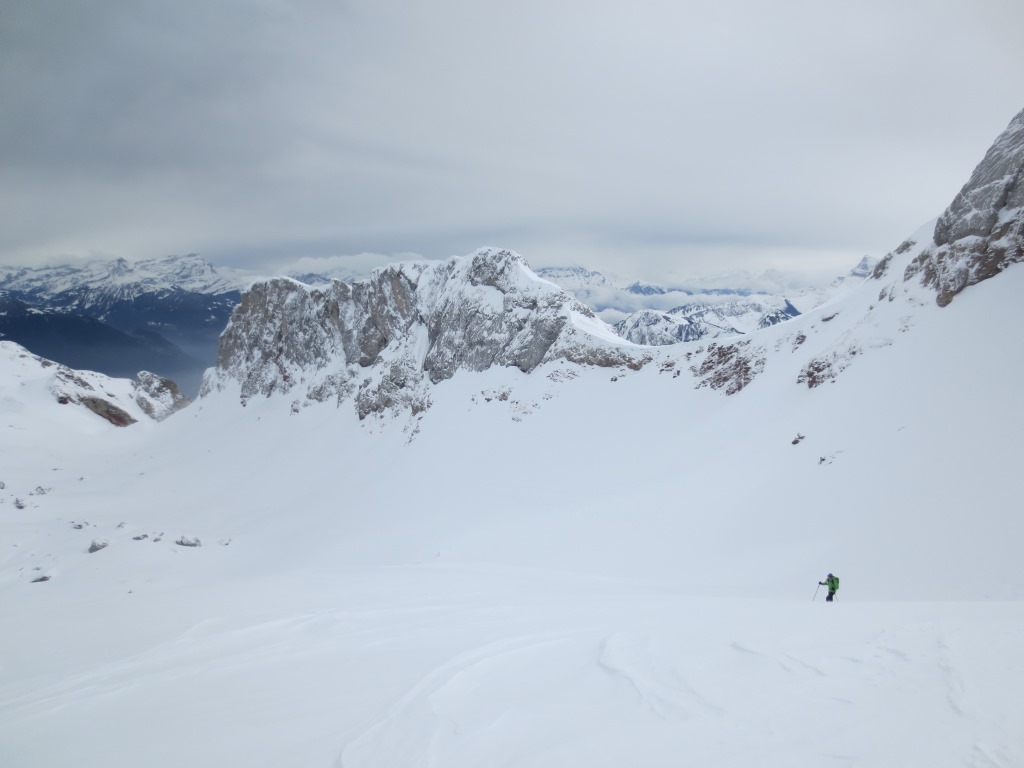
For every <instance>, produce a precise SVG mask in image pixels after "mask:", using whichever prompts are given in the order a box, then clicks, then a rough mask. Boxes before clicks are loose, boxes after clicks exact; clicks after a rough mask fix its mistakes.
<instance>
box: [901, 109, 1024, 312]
mask: <svg viewBox="0 0 1024 768" xmlns="http://www.w3.org/2000/svg"><path fill="white" fill-rule="evenodd" d="M933 239H934V243H933V245H932V247H930V248H928V249H926V250H925V251H923V252H922V253H921V254H920V255H919V256H918V257H917V258H916V259H915V260H914V261H913V262H912V263H911V264H910V266H909V267H908V268H907V270H906V273H905V275H904V279H905V280H910V279H911V278H914V277H915V276H917V275H920V279H921V281H922V283H923V284H925V285H927V286H929V287H932V288H934V289H935V290H936V291H937V292H938V297H937V302H938V304H939V305H940V306H946V305H947V304H949V303H950V302H951V301H952V300H953V297H954V296H956V295H957V294H958V293H960V291H962V290H963V289H964V288H967V287H968V286H970V285H974V284H976V283H979V282H981V281H982V280H986V279H988V278H990V277H993V276H995V275H997V274H999V273H1000V272H1002V271H1003V270H1004V269H1006V268H1007V267H1008V266H1009V265H1011V264H1014V263H1017V262H1021V261H1024V111H1022V112H1020V114H1018V115H1017V116H1016V117H1015V118H1014V119H1013V120H1012V121H1011V122H1010V125H1009V127H1008V128H1007V129H1006V130H1005V131H1004V132H1003V133H1002V134H1001V135H1000V136H999V138H998V139H996V141H995V143H994V144H993V145H992V147H991V148H990V149H989V151H988V152H987V153H986V155H985V157H984V159H983V160H982V161H981V163H979V165H978V167H977V168H975V169H974V173H973V174H971V178H970V180H969V181H968V182H967V184H965V185H964V187H963V189H961V190H960V193H959V194H958V195H957V196H956V198H955V199H954V200H953V202H952V204H951V205H950V206H949V208H947V209H946V211H945V213H943V214H942V215H941V216H940V217H939V219H938V222H937V223H936V225H935V232H934V235H933Z"/></svg>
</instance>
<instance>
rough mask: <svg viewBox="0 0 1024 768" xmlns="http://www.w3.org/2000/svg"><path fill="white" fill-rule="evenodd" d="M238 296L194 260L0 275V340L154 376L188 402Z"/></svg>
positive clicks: (78, 364) (87, 364)
mask: <svg viewBox="0 0 1024 768" xmlns="http://www.w3.org/2000/svg"><path fill="white" fill-rule="evenodd" d="M243 287H244V285H241V284H239V283H237V282H234V281H231V280H228V279H225V278H223V277H222V276H220V275H218V274H217V272H216V270H214V269H213V267H211V266H210V265H209V264H208V263H206V261H205V260H204V259H202V258H201V257H200V256H197V255H195V254H190V255H188V256H166V257H163V258H159V259H148V260H142V261H138V262H135V263H129V262H128V261H126V260H124V259H113V260H106V261H92V262H88V263H86V264H83V265H79V266H70V265H63V266H57V267H39V268H28V267H0V302H2V304H0V307H2V309H0V312H2V314H0V338H3V339H8V340H11V341H15V342H17V343H19V344H21V345H22V346H24V347H26V348H27V349H29V350H31V351H32V352H34V353H35V354H38V355H41V356H43V357H46V358H49V359H52V360H55V361H57V362H59V363H62V364H64V365H68V366H71V367H73V368H80V369H86V370H93V371H98V372H100V373H105V374H107V375H109V376H118V377H123V376H126V377H129V378H130V377H133V376H134V375H135V374H136V373H137V372H138V371H141V370H146V371H151V372H153V373H158V374H160V375H161V376H166V377H168V378H171V379H173V380H174V381H176V382H177V383H178V385H179V386H180V387H181V388H182V390H183V391H184V392H186V393H188V394H190V395H194V394H195V393H196V392H198V390H199V385H200V383H201V381H202V375H203V371H204V370H205V369H206V368H207V367H209V366H211V365H213V362H214V360H215V359H216V354H217V342H218V339H219V337H220V334H221V332H222V331H223V330H224V327H225V326H226V325H227V321H228V318H229V317H230V316H231V311H232V310H233V309H234V307H235V305H236V304H238V301H239V298H240V296H241V288H243Z"/></svg>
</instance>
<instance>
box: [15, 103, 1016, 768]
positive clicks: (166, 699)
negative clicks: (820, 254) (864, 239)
mask: <svg viewBox="0 0 1024 768" xmlns="http://www.w3.org/2000/svg"><path fill="white" fill-rule="evenodd" d="M1022 133H1024V112H1022V113H1021V114H1020V115H1019V116H1018V117H1017V118H1015V119H1014V121H1013V123H1011V125H1010V128H1009V129H1008V131H1007V133H1005V134H1003V135H1002V136H1001V137H1000V139H999V140H998V141H997V142H996V145H995V146H994V147H993V150H991V151H990V152H989V154H988V155H986V158H985V160H984V161H983V163H982V165H980V166H979V168H978V170H977V171H976V172H975V174H974V175H973V176H972V178H971V180H970V181H969V182H968V184H967V185H966V186H965V187H964V189H963V190H962V191H961V193H960V195H959V196H958V197H957V198H956V200H955V201H954V203H953V205H951V206H950V208H949V209H948V210H947V211H946V212H945V213H944V214H943V216H941V217H940V219H939V221H940V226H936V227H934V228H931V227H930V228H927V229H924V230H922V231H920V232H918V233H915V234H914V235H912V236H911V237H910V238H908V239H907V241H906V242H905V243H903V244H901V245H900V246H899V247H897V248H895V249H894V250H893V252H892V253H890V254H888V255H887V256H886V257H885V258H884V259H883V260H882V262H881V263H880V264H879V265H878V266H877V267H876V268H875V269H874V270H873V271H872V274H871V276H870V277H869V278H867V279H865V280H863V281H862V282H859V283H856V284H854V283H851V284H849V285H847V286H846V287H845V289H844V290H842V291H840V292H839V293H838V294H837V295H835V296H834V297H832V298H831V299H830V300H829V301H828V302H827V303H826V304H824V305H823V306H820V307H818V308H815V309H813V310H811V311H807V312H804V313H803V314H801V315H800V316H798V317H795V318H793V319H791V320H789V321H787V322H784V323H778V324H775V325H772V326H770V327H767V328H764V329H761V330H757V331H752V332H750V333H748V334H746V335H744V336H742V337H739V338H733V339H728V340H725V339H722V340H712V341H708V340H700V341H696V342H682V343H679V344H675V345H671V346H663V347H643V346H638V345H634V344H630V343H628V342H625V341H624V340H622V339H619V338H617V337H616V336H614V335H613V334H611V333H610V332H609V330H608V327H607V326H605V325H603V324H601V323H600V322H598V321H597V320H596V319H595V318H593V317H591V316H589V315H588V313H587V311H586V308H585V307H582V305H580V304H579V303H578V302H576V301H575V300H574V299H573V298H572V297H570V296H569V295H568V294H566V293H565V292H563V291H560V290H559V289H557V288H556V287H555V286H553V285H551V284H550V283H549V282H548V281H546V280H544V279H541V278H538V277H537V276H536V275H534V274H533V273H532V272H531V271H530V270H529V269H528V267H527V265H526V263H525V261H524V260H523V259H522V258H521V257H519V256H517V255H516V254H514V253H511V252H508V251H502V250H499V249H484V250H481V251H479V252H477V253H474V254H471V255H468V256H464V257H459V258H455V259H451V260H449V261H447V262H443V263H440V264H437V263H434V264H427V263H406V264H402V265H395V266H393V267H389V268H386V269H382V270H380V271H378V272H376V273H374V274H373V275H372V276H371V277H370V278H369V279H367V280H365V281H355V282H353V283H351V284H344V283H338V284H332V285H331V286H330V288H329V289H318V288H312V287H310V286H305V285H302V284H300V283H297V282H295V281H291V280H287V279H283V280H282V279H277V280H269V281H263V282H260V283H257V284H255V285H253V286H252V288H251V289H250V290H248V291H247V292H246V293H245V295H244V296H243V298H242V301H241V303H240V304H239V305H238V307H237V309H236V310H235V312H234V313H233V315H232V318H231V321H230V325H229V327H228V329H227V330H226V331H225V333H224V335H223V339H222V343H221V347H220V352H219V358H218V365H217V368H216V370H215V371H213V372H211V373H210V375H209V377H208V378H207V380H206V387H205V388H204V395H203V396H202V397H201V398H200V399H199V401H198V402H195V403H193V404H192V405H191V406H189V407H188V408H187V409H184V410H182V411H180V412H178V413H176V414H174V415H173V416H171V417H170V418H167V419H164V420H163V421H160V422H158V423H157V422H153V421H151V420H141V419H140V421H139V423H137V424H134V425H132V426H130V427H129V428H127V429H120V428H115V427H114V426H112V425H110V424H108V423H107V422H105V421H103V420H102V419H99V418H98V417H97V416H96V415H95V414H94V413H91V412H89V411H86V410H84V409H81V408H76V407H73V406H72V405H71V404H68V405H62V404H60V402H59V401H58V400H57V399H56V398H55V396H54V393H53V392H52V391H51V390H50V385H49V383H48V382H47V383H40V384H39V385H36V384H32V385H30V386H21V385H20V382H21V381H24V380H25V378H24V377H21V378H19V376H21V374H19V373H18V371H19V370H20V369H19V368H18V367H17V366H19V365H22V364H23V362H19V358H17V356H16V355H17V354H20V353H18V352H16V351H15V352H14V353H13V356H12V354H0V383H3V386H2V387H0V406H2V413H3V420H2V421H0V429H3V430H4V435H5V439H3V440H0V532H2V538H3V541H4V545H5V546H4V548H3V551H2V553H0V599H2V603H3V605H4V615H5V625H4V627H5V629H4V632H2V633H0V659H3V660H4V664H3V667H2V669H0V745H2V751H3V756H4V758H5V760H6V761H7V762H10V763H11V764H12V765H18V766H19V768H42V767H43V766H46V767H47V768H65V767H70V766H75V765H104V766H107V767H108V768H128V767H129V766H130V767H131V768H135V766H138V765H146V766H150V767H151V768H165V767H166V768H171V767H172V766H174V767H175V768H176V767H177V766H181V765H189V766H192V767H193V768H214V767H218V768H219V766H223V765H225V764H244V765H249V764H255V765H287V766H292V765H296V766H323V765H333V766H344V767H345V768H371V767H372V768H380V767H381V766H429V765H443V766H445V767H446V768H470V767H475V766H480V765H507V766H512V767H514V768H519V767H520V766H566V765H585V766H592V767H594V768H605V767H606V766H607V767H608V768H611V767H612V766H614V767H615V768H618V767H619V766H621V765H623V764H630V765H643V766H649V767H651V768H661V767H662V766H664V767H665V768H667V767H668V766H676V765H679V764H680V762H683V763H688V764H696V765H716V766H724V767H725V768H738V767H739V766H743V767H744V768H746V767H747V766H750V765H752V764H755V765H764V766H780V767H781V766H793V765H797V766H820V765H827V764H848V765H871V766H875V765H879V766H904V765H927V766H929V768H961V767H962V766H965V765H1003V766H1011V765H1017V764H1021V763H1022V761H1024V739H1022V736H1021V732H1020V728H1019V723H1020V722H1022V721H1024V701H1022V699H1021V697H1020V695H1019V690H1020V689H1021V687H1022V686H1024V663H1022V662H1021V660H1020V654H1019V648H1018V646H1019V638H1020V636H1021V632H1022V631H1024V574H1022V572H1021V569H1020V567H1019V560H1020V551H1019V550H1020V541H1022V540H1024V517H1022V516H1021V515H1020V514H1019V513H1018V510H1017V506H1018V505H1017V501H1018V499H1019V496H1020V492H1019V488H1018V487H1017V482H1016V478H1017V475H1018V472H1019V463H1020V451H1019V442H1020V434H1021V432H1022V431H1024V410H1022V409H1021V408H1019V407H1016V405H1017V403H1018V402H1019V398H1020V395H1019V389H1020V381H1021V379H1022V375H1024V348H1022V347H1021V345H1020V344H1019V343H1018V341H1017V340H1018V339H1019V337H1020V336H1021V335H1022V334H1024V314H1022V313H1021V312H1020V311H1019V297H1020V295H1021V293H1022V292H1024V267H1022V266H1020V264H1019V262H1021V261H1024V213H1022V211H1024V206H1022V205H1021V200H1020V197H1019V192H1018V190H1019V189H1020V185H1019V181H1020V179H1021V175H1022V173H1024V135H1022ZM3 349H7V347H5V346H3V345H0V350H3ZM40 366H43V367H42V368H40ZM31 370H32V377H36V376H39V375H42V374H45V372H46V371H49V370H50V369H49V368H46V367H45V365H44V364H42V363H32V367H31ZM41 372H42V373H41ZM94 386H95V385H94ZM99 386H100V388H103V389H104V390H105V389H106V388H107V387H111V388H113V387H115V386H120V385H119V384H117V383H116V382H115V383H104V384H101V385H99ZM111 391H113V390H111ZM828 572H833V573H835V574H836V575H837V576H839V577H840V578H841V587H840V590H839V592H838V594H837V599H836V601H835V602H834V603H831V604H828V605H825V604H824V603H823V602H822V597H823V594H822V593H823V592H824V589H823V588H822V589H819V587H820V582H821V581H822V580H824V578H825V574H826V573H828ZM254 724H256V725H258V727H253V726H254ZM54 734H59V735H60V738H54V737H53V735H54Z"/></svg>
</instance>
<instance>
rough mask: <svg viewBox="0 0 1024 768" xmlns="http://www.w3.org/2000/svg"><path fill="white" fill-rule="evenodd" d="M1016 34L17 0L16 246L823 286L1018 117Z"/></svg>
mask: <svg viewBox="0 0 1024 768" xmlns="http://www.w3.org/2000/svg"><path fill="white" fill-rule="evenodd" d="M1021 30H1024V3H1022V2H1020V0H946V1H944V0H931V1H929V2H912V1H911V0H906V1H903V2H901V1H900V0H884V1H883V0H877V1H876V0H858V2H835V1H834V0H813V1H809V2H802V1H795V0H794V1H789V0H775V1H774V2H765V1H764V0H707V1H702V2H687V1H686V0H674V1H672V2H669V1H666V2H660V1H657V2H656V1H654V0H632V2H628V3H627V2H611V1H610V0H586V1H583V0H579V1H576V0H565V1H564V2H559V1H558V0H543V2H542V1H541V0H515V2H510V1H509V0H502V1H501V2H490V1H489V0H431V1H430V2H426V0H421V1H417V0H349V1H347V2H343V1H342V0H336V1H334V2H331V1H329V0H209V2H182V1H181V0H130V1H129V0H125V1H123V2H117V1H116V0H7V1H6V2H4V3H3V5H2V6H0V157H2V164H0V211H2V214H0V215H2V217H3V219H2V226H0V263H6V264H26V265H27V264H34V263H39V262H40V261H42V260H45V261H47V262H50V263H52V262H53V261H54V260H66V259H67V257H68V256H88V255H104V256H107V255H113V256H122V257H124V258H127V259H129V260H133V259H139V258H148V257H153V256H161V255H165V254H170V253H188V252H198V253H201V254H202V255H204V256H205V257H206V258H207V260H208V261H210V262H211V263H213V264H214V265H217V266H236V267H246V268H253V269H260V270H271V271H273V270H278V269H284V267H285V266H286V265H289V264H293V263H295V262H296V261H297V260H299V259H303V258H305V259H307V261H306V262H305V263H306V265H307V266H308V265H310V262H309V261H308V259H310V258H331V259H332V261H333V262H334V263H335V264H337V263H339V262H341V263H350V264H351V265H352V267H353V269H362V268H365V267H366V266H369V265H375V264H377V263H383V262H385V261H388V260H393V259H394V257H396V256H399V257H404V256H405V255H406V254H409V253H415V254H420V255H422V256H425V257H428V258H445V257H447V256H450V255H454V254H464V253H469V252H471V251H472V250H474V249H475V248H477V247H478V246H483V245H498V246H505V247H509V248H513V249H515V250H517V251H519V252H520V253H522V254H523V255H524V256H525V257H526V258H527V260H528V261H529V262H530V263H531V264H532V265H533V266H535V267H541V266H554V265H569V264H576V265H583V266H588V267H591V268H595V269H602V270H606V271H610V272H612V273H616V274H619V275H622V276H624V277H628V278H641V279H651V280H662V281H667V280H673V279H677V280H681V279H687V278H692V277H694V276H700V275H708V276H710V275H714V274H721V273H724V272H729V271H732V270H736V269H746V270H750V271H752V272H754V273H759V272H761V271H764V270H769V269H776V270H783V271H789V270H794V269H796V270H802V271H805V272H822V271H824V272H827V273H830V274H835V273H838V272H843V271H846V269H848V268H849V267H851V266H853V264H855V263H856V261H857V260H858V259H859V258H860V257H861V256H862V255H868V254H869V255H873V256H881V255H884V253H885V252H886V251H888V250H890V249H892V248H893V247H895V246H896V245H898V244H899V242H900V240H901V239H902V238H903V237H904V236H906V235H908V234H910V233H911V232H913V231H914V230H916V229H917V228H918V227H919V225H921V224H922V223H923V222H925V221H927V220H928V219H931V218H933V217H935V216H937V215H938V214H939V213H940V212H941V211H942V210H943V209H944V208H945V207H946V205H947V204H948V203H949V202H950V201H951V199H952V198H953V196H954V195H955V194H956V192H957V191H958V190H959V189H960V187H961V185H962V184H963V183H964V182H965V181H966V180H967V178H968V176H969V175H970V172H971V171H972V170H973V168H974V166H975V165H976V164H977V162H978V161H979V160H980V159H981V157H982V156H983V155H984V153H985V151H986V150H987V149H988V147H989V145H990V144H991V142H992V140H993V139H994V138H995V137H996V136H997V135H998V134H999V133H1000V132H1001V131H1002V130H1003V129H1004V128H1005V127H1006V125H1007V124H1008V123H1009V121H1010V120H1011V118H1013V116H1014V115H1015V114H1016V113H1017V112H1019V111H1020V110H1021V109H1022V108H1024V45H1022V44H1021ZM372 254H380V255H379V256H377V255H372Z"/></svg>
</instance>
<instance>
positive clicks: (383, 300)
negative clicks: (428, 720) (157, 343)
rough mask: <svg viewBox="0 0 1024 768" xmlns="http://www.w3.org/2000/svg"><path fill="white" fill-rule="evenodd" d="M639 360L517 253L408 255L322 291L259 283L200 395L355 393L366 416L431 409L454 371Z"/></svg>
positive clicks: (318, 397) (308, 398)
mask: <svg viewBox="0 0 1024 768" xmlns="http://www.w3.org/2000/svg"><path fill="white" fill-rule="evenodd" d="M555 359H558V360H568V361H572V362H576V363H588V364H594V365H603V366H614V365H619V364H626V363H629V364H634V363H633V362H632V359H631V358H630V356H629V353H628V352H625V351H623V350H622V349H621V340H620V339H619V338H617V337H616V336H615V334H614V333H613V332H612V331H611V329H609V328H608V327H607V326H606V325H605V324H604V323H602V322H601V321H600V320H598V319H597V318H596V317H594V314H593V312H591V311H590V309H588V308H587V307H586V306H585V305H583V304H581V303H580V302H578V301H576V300H575V299H573V298H571V297H570V296H569V295H568V294H566V293H564V292H563V291H561V290H560V289H559V288H557V287H556V286H554V285H553V284H551V283H549V282H547V281H544V280H541V279H539V278H538V277H537V276H536V275H535V274H533V273H532V272H531V271H530V270H529V268H528V267H527V265H526V262H525V261H524V259H523V258H522V257H521V256H519V255H518V254H516V253H513V252H512V251H507V250H500V249H486V248H485V249H481V250H480V251H478V252H477V253H475V254H473V255H471V256H467V257H462V258H452V259H449V260H448V261H446V262H436V261H422V262H406V263H403V264H399V265H396V266H393V267H387V268H384V269H381V270H378V271H376V272H374V274H373V275H372V276H371V277H370V279H368V280H366V281H361V282H356V283H353V284H352V285H351V286H350V285H348V284H347V283H343V282H340V281H335V282H333V283H332V284H331V285H330V286H329V287H327V288H325V289H323V290H321V289H317V288H312V287H310V286H307V285H305V284H303V283H299V282H297V281H294V280H291V279H288V278H278V279H275V280H270V281H266V282H264V283H258V284H256V285H254V286H253V287H252V288H251V289H250V290H249V291H247V292H246V293H245V294H244V295H243V297H242V302H241V304H240V305H239V306H238V308H237V309H236V310H235V312H234V313H233V314H232V316H231V322H230V323H229V324H228V327H227V329H226V330H225V331H224V334H223V336H222V337H221V346H220V352H219V354H218V357H217V367H216V370H214V371H211V372H210V373H209V374H208V375H207V379H206V380H205V381H204V384H203V392H204V393H209V392H211V391H215V390H216V391H219V390H223V389H226V388H235V387H237V390H238V392H239V394H240V397H241V399H242V401H243V402H245V401H247V400H248V399H249V398H251V397H253V396H255V395H271V394H277V393H288V394H289V395H290V396H292V397H294V398H296V399H295V402H296V403H304V404H309V403H310V402H323V401H334V402H339V403H340V402H342V401H344V400H348V399H354V401H355V403H356V407H357V410H358V412H359V415H360V418H363V417H365V416H366V415H367V414H369V413H373V412H379V411H381V410H384V409H394V408H406V407H407V408H409V409H410V410H411V412H412V413H413V415H415V414H417V413H419V412H421V411H423V410H425V409H426V408H427V407H428V406H429V402H430V391H431V388H432V387H431V385H433V384H437V383H438V382H440V381H443V380H445V379H450V378H451V377H452V376H453V375H455V373H456V372H458V371H460V370H462V371H477V372H479V371H483V370H486V369H488V368H490V367H492V366H515V367H516V368H518V369H519V370H522V371H524V372H530V371H532V370H534V369H535V368H537V367H538V366H539V365H541V364H543V363H545V362H549V361H551V360H555Z"/></svg>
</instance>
